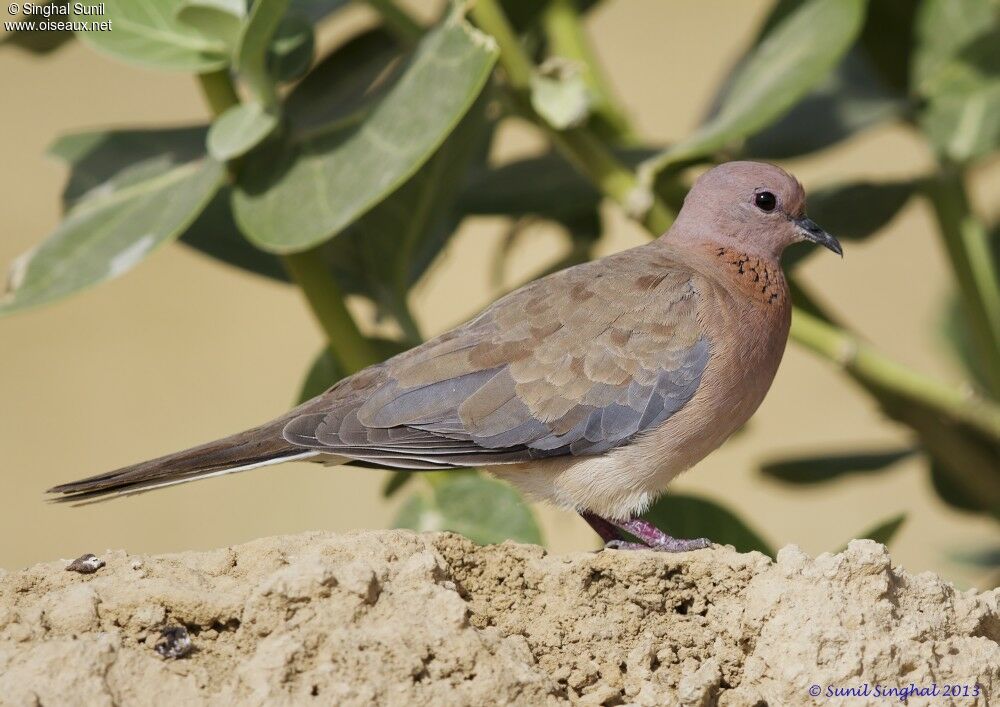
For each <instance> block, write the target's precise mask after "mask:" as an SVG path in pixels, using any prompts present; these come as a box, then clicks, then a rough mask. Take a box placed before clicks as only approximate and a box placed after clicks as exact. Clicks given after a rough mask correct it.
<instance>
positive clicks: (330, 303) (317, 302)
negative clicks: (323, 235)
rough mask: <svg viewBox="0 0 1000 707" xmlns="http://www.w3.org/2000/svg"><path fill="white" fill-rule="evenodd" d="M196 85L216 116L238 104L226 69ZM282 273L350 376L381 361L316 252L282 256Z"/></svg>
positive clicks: (206, 76)
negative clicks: (306, 304) (305, 303)
mask: <svg viewBox="0 0 1000 707" xmlns="http://www.w3.org/2000/svg"><path fill="white" fill-rule="evenodd" d="M198 82H199V83H200V85H201V89H202V92H203V93H204V94H205V100H206V101H207V102H208V105H209V107H210V108H211V109H212V113H214V114H215V115H219V114H221V113H223V112H225V111H226V110H228V109H229V108H231V107H232V106H234V105H236V104H238V103H239V102H240V98H239V95H237V93H236V88H235V86H234V85H233V80H232V77H231V76H230V75H229V71H228V69H222V70H219V71H213V72H211V73H207V74H198ZM282 260H283V262H284V265H285V269H286V270H288V273H289V275H291V277H292V279H293V280H294V281H295V284H296V285H298V286H299V289H301V290H302V293H303V294H304V295H305V297H306V300H307V301H308V302H309V305H310V306H311V308H312V311H313V314H314V315H315V316H316V319H317V320H319V323H320V326H322V328H323V331H324V332H325V333H326V338H327V342H328V344H329V346H330V351H331V352H332V353H333V356H334V358H335V359H337V362H338V363H339V364H340V365H341V366H342V367H343V369H344V370H345V371H347V372H349V373H353V372H354V371H358V370H361V369H362V368H364V367H365V366H369V365H371V364H373V363H377V362H378V361H379V360H380V359H381V357H380V356H379V355H378V352H376V351H375V350H374V348H373V347H372V345H371V343H370V342H369V341H368V339H366V338H365V337H364V336H363V335H362V334H361V332H360V331H359V330H358V326H357V324H356V323H355V322H354V319H353V318H352V317H351V313H350V312H348V311H347V307H346V306H345V305H344V296H343V294H342V293H341V291H340V288H339V287H338V286H337V283H336V282H335V281H334V279H333V277H332V276H331V275H330V271H329V270H328V269H327V267H326V264H325V263H324V262H323V259H322V256H321V255H320V253H319V250H318V249H317V248H314V249H312V250H307V251H305V252H302V253H293V254H291V255H285V256H283V258H282Z"/></svg>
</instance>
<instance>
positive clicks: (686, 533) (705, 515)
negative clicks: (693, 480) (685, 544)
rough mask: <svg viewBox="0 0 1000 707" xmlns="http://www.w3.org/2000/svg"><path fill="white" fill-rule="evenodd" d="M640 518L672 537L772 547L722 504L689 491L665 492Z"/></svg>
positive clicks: (762, 548) (762, 549) (741, 547)
mask: <svg viewBox="0 0 1000 707" xmlns="http://www.w3.org/2000/svg"><path fill="white" fill-rule="evenodd" d="M642 517H643V518H645V519H646V520H648V521H649V522H650V523H653V524H654V525H655V526H656V527H658V528H660V529H661V530H663V531H665V532H666V533H668V534H670V535H672V536H673V537H675V538H708V539H710V540H711V541H712V542H714V543H719V544H720V545H732V546H733V547H735V548H736V549H737V550H738V551H739V552H751V551H753V550H756V551H758V552H762V553H764V554H765V555H769V556H771V557H774V550H773V549H772V548H771V546H770V545H769V544H768V543H767V541H765V540H764V539H763V538H762V537H761V536H760V535H759V534H758V533H757V532H756V531H755V530H753V529H752V528H751V527H750V526H749V525H747V524H746V523H744V522H743V521H742V520H740V519H739V517H737V516H736V514H734V513H733V512H732V511H730V510H729V509H728V508H726V507H725V506H723V505H721V504H719V503H716V502H715V501H711V500H709V499H707V498H701V497H699V496H694V495H688V494H672V493H671V494H665V495H663V496H660V498H659V499H658V500H657V501H656V503H654V504H653V507H652V508H650V509H649V510H648V511H646V512H645V513H643V514H642Z"/></svg>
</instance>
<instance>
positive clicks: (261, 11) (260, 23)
mask: <svg viewBox="0 0 1000 707" xmlns="http://www.w3.org/2000/svg"><path fill="white" fill-rule="evenodd" d="M288 2H289V0H258V1H257V2H256V3H254V5H253V8H252V9H251V10H250V17H249V19H248V20H247V21H246V22H245V23H244V25H243V32H242V33H241V34H240V38H239V43H238V45H237V49H236V62H235V64H236V70H237V71H238V72H239V74H240V77H242V78H243V80H244V81H245V82H246V84H247V88H248V89H249V90H250V93H251V94H253V96H254V97H255V98H256V99H257V101H258V102H260V103H261V104H263V105H265V106H267V107H268V108H270V107H272V106H273V105H274V104H275V103H276V101H277V94H276V93H275V87H274V79H273V78H272V76H271V73H270V72H269V71H268V69H267V52H268V47H269V46H270V44H271V39H272V37H274V33H275V32H276V31H277V29H278V26H279V25H280V24H281V19H282V18H283V17H284V16H285V10H287V9H288Z"/></svg>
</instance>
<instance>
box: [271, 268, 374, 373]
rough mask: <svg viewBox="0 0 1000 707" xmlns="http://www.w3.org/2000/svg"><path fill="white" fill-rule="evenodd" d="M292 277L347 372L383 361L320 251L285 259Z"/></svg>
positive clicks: (331, 348)
mask: <svg viewBox="0 0 1000 707" xmlns="http://www.w3.org/2000/svg"><path fill="white" fill-rule="evenodd" d="M282 260H283V262H284V264H285V268H286V269H287V270H288V274H289V275H291V276H292V279H293V280H294V281H295V284H297V285H298V286H299V288H300V289H301V290H302V294H304V295H305V297H306V300H307V301H308V302H309V306H310V307H311V308H312V311H313V314H314V315H315V316H316V319H317V320H318V321H319V324H320V326H321V327H323V331H324V332H325V333H326V338H327V341H328V342H329V343H330V350H331V351H332V352H333V356H334V358H336V359H337V362H338V363H339V364H340V365H341V366H343V368H344V370H345V371H346V372H347V373H354V372H355V371H360V370H361V369H362V368H365V367H366V366H370V365H371V364H373V363H377V362H378V361H379V360H380V357H379V355H378V352H377V351H375V349H374V348H373V347H372V345H371V343H370V342H369V341H368V339H366V338H365V337H364V336H363V335H362V334H361V332H360V331H359V330H358V325H357V324H355V322H354V319H353V318H352V317H351V313H350V312H348V311H347V306H346V305H345V304H344V295H343V293H342V292H341V291H340V288H339V287H338V286H337V283H336V281H335V280H334V279H333V278H332V277H331V276H330V271H329V270H328V269H327V267H326V264H325V263H324V262H323V258H322V255H321V254H320V252H319V249H318V248H313V249H312V250H307V251H303V252H301V253H290V254H288V255H285V256H284V257H283V258H282Z"/></svg>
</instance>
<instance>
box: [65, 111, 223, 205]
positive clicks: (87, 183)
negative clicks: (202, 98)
mask: <svg viewBox="0 0 1000 707" xmlns="http://www.w3.org/2000/svg"><path fill="white" fill-rule="evenodd" d="M205 134H206V129H205V128H204V127H203V126H190V127H183V128H166V129H154V130H99V131H94V132H84V133H74V134H71V135H65V136H63V137H61V138H59V139H58V140H56V141H55V142H54V143H53V144H52V145H51V146H50V147H49V149H48V154H50V155H52V156H53V157H56V158H57V159H59V160H60V161H62V162H63V163H65V164H68V165H70V166H71V172H70V177H69V181H67V182H66V186H65V188H64V189H63V193H62V198H63V206H64V207H67V208H68V207H69V206H70V205H72V204H73V203H75V202H77V201H78V200H80V199H81V198H83V197H85V196H86V195H87V194H88V192H90V191H91V190H97V191H99V192H101V193H104V192H107V191H117V190H119V189H122V188H123V187H125V186H128V185H129V184H133V183H138V182H141V181H144V180H146V179H149V178H151V177H155V176H159V175H161V174H163V173H164V172H165V171H167V170H169V169H171V168H172V167H177V166H180V165H183V164H186V163H188V162H191V161H192V160H195V159H198V158H200V157H201V156H202V155H204V154H205Z"/></svg>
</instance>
